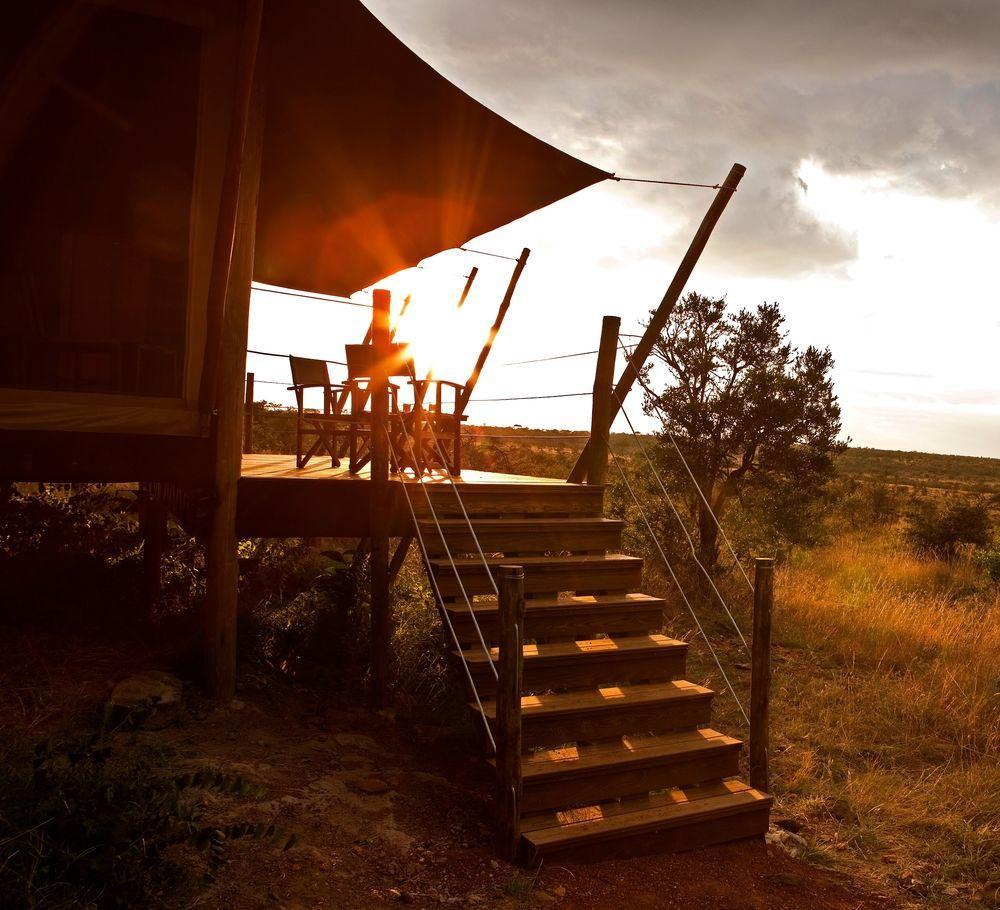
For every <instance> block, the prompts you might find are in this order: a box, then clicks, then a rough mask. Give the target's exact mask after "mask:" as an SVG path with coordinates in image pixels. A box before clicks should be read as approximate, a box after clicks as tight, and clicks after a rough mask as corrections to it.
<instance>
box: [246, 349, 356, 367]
mask: <svg viewBox="0 0 1000 910" xmlns="http://www.w3.org/2000/svg"><path fill="white" fill-rule="evenodd" d="M247 353H248V354H259V355H260V356H261V357H281V358H287V357H295V356H297V355H295V354H279V353H277V352H276V351H255V350H254V349H253V348H247ZM312 359H313V360H322V361H323V362H324V363H335V364H337V366H338V367H346V366H347V364H346V363H345V362H344V361H343V360H327V359H326V358H323V357H314V358H312Z"/></svg>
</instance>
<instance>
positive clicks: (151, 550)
mask: <svg viewBox="0 0 1000 910" xmlns="http://www.w3.org/2000/svg"><path fill="white" fill-rule="evenodd" d="M166 543H167V507H166V506H165V505H164V503H163V500H161V499H157V498H156V497H155V496H153V495H152V494H151V493H150V492H149V490H146V491H145V492H144V493H143V494H142V581H143V589H144V593H145V600H146V607H147V609H152V608H153V607H155V606H156V605H157V604H158V603H159V602H160V593H161V589H162V581H163V551H164V550H165V549H166Z"/></svg>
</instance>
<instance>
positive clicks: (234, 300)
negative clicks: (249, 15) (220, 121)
mask: <svg viewBox="0 0 1000 910" xmlns="http://www.w3.org/2000/svg"><path fill="white" fill-rule="evenodd" d="M260 89H261V87H260V85H259V83H258V84H257V85H256V86H255V91H254V94H253V103H252V105H251V108H252V109H251V117H250V118H249V124H248V129H247V133H246V137H245V138H246V141H245V147H244V149H243V153H242V155H241V156H240V172H241V173H240V182H239V193H238V212H237V219H236V235H235V239H234V242H233V246H232V263H231V266H230V268H229V269H228V270H227V271H228V276H229V277H228V284H227V293H226V302H225V318H224V320H223V326H222V335H221V339H220V341H221V344H220V347H219V352H218V364H217V371H216V373H217V376H218V389H217V392H216V394H215V396H214V397H215V402H216V409H215V417H214V425H215V433H214V437H215V438H214V443H215V459H214V465H213V482H214V487H215V499H214V508H213V509H212V511H211V514H210V516H209V523H208V525H209V526H208V534H207V539H206V544H205V600H204V616H203V628H204V643H205V684H206V689H207V691H208V695H209V697H211V698H216V699H221V700H228V699H231V698H232V697H233V696H234V695H235V693H236V613H237V594H238V591H239V562H238V560H237V554H236V544H237V540H236V496H237V488H238V484H239V478H240V466H241V459H242V455H241V449H242V448H243V446H242V442H243V382H244V378H245V373H246V354H247V327H248V324H249V319H250V282H251V280H252V278H253V251H254V232H255V229H256V223H257V194H258V189H259V184H260V160H261V146H262V144H263V143H262V140H263V119H264V113H263V102H264V99H263V92H262V91H261V90H260ZM211 357H212V352H211V351H208V352H206V369H207V360H208V359H210V358H211Z"/></svg>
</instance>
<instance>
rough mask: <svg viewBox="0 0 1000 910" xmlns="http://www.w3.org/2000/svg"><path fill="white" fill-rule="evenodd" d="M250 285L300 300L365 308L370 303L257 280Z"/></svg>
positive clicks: (268, 292) (263, 291) (264, 291)
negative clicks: (270, 284) (268, 284)
mask: <svg viewBox="0 0 1000 910" xmlns="http://www.w3.org/2000/svg"><path fill="white" fill-rule="evenodd" d="M250 287H251V288H252V289H253V290H255V291H261V292H262V293H264V294H281V295H282V296H284V297H298V298H300V299H302V300H320V301H322V302H323V303H343V304H345V305H347V306H359V307H363V308H364V309H366V310H370V309H371V308H372V305H371V304H370V303H360V302H359V301H357V300H351V298H350V297H340V296H339V295H336V294H311V293H308V292H305V291H293V290H291V288H275V287H269V286H266V285H262V284H260V283H259V282H257V281H254V282H253V283H252V284H251V285H250ZM362 293H364V294H368V293H370V292H369V291H367V290H365V291H362Z"/></svg>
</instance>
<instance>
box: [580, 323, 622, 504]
mask: <svg viewBox="0 0 1000 910" xmlns="http://www.w3.org/2000/svg"><path fill="white" fill-rule="evenodd" d="M621 324H622V321H621V319H620V318H619V317H618V316H605V317H604V321H603V322H602V323H601V344H600V347H599V348H598V350H597V369H596V370H595V371H594V396H593V399H592V401H591V411H590V456H589V459H588V463H587V483H595V484H601V483H604V479H605V477H606V476H607V472H608V440H609V438H610V436H611V383H612V382H614V378H615V352H616V351H617V349H618V330H619V329H620V328H621Z"/></svg>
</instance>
